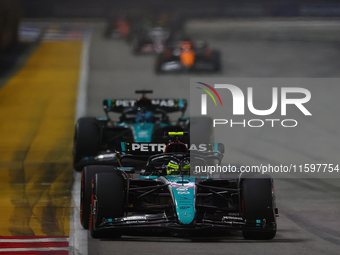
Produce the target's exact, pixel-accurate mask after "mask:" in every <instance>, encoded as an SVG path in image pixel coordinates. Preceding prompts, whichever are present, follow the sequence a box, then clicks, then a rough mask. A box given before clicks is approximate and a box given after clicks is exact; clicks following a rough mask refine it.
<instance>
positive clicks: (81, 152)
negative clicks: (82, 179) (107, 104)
mask: <svg viewBox="0 0 340 255" xmlns="http://www.w3.org/2000/svg"><path fill="white" fill-rule="evenodd" d="M99 150H100V128H99V125H98V121H97V119H96V118H92V117H85V118H80V119H79V120H78V121H77V124H76V129H75V134H74V147H73V168H74V169H75V170H76V171H81V170H82V167H79V166H77V164H78V162H79V161H80V160H81V159H82V158H84V157H92V156H95V155H97V154H98V153H99Z"/></svg>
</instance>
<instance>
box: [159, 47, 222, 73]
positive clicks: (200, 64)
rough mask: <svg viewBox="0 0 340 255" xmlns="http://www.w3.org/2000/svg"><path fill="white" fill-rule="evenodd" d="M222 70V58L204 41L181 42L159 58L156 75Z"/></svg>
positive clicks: (169, 48)
mask: <svg viewBox="0 0 340 255" xmlns="http://www.w3.org/2000/svg"><path fill="white" fill-rule="evenodd" d="M220 70H221V56H220V52H219V51H217V50H211V49H210V48H208V46H207V44H206V43H205V42H203V41H190V40H187V41H179V42H173V43H170V44H169V45H168V47H167V48H165V50H164V51H163V52H162V53H160V54H159V55H158V56H157V59H156V62H155V71H156V73H174V72H176V73H178V72H218V71H220Z"/></svg>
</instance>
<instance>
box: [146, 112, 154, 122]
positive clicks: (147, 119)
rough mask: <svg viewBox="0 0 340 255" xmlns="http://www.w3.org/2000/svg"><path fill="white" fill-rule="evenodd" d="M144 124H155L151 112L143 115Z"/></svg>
mask: <svg viewBox="0 0 340 255" xmlns="http://www.w3.org/2000/svg"><path fill="white" fill-rule="evenodd" d="M144 117H145V122H146V123H153V122H155V115H154V114H153V112H151V111H147V112H146V113H145V115H144Z"/></svg>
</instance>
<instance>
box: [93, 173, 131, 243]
mask: <svg viewBox="0 0 340 255" xmlns="http://www.w3.org/2000/svg"><path fill="white" fill-rule="evenodd" d="M92 180H93V188H92V197H93V199H92V204H91V209H92V214H91V221H90V234H91V236H92V237H93V238H101V237H110V238H120V237H121V236H122V233H121V231H120V230H119V229H107V230H106V229H105V230H100V229H98V227H100V225H99V224H100V223H102V222H103V220H105V219H114V218H118V217H122V216H123V215H124V204H125V182H124V178H123V176H122V175H121V174H119V173H100V174H96V175H95V176H94V178H93V179H92Z"/></svg>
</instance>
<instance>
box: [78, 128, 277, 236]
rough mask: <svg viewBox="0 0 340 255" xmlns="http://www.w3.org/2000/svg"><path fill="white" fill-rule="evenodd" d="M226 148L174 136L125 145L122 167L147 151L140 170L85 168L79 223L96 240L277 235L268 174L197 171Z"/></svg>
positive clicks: (217, 158)
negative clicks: (222, 174)
mask: <svg viewBox="0 0 340 255" xmlns="http://www.w3.org/2000/svg"><path fill="white" fill-rule="evenodd" d="M170 134H171V133H170ZM179 134H180V133H174V135H176V136H177V135H179ZM159 146H161V147H159ZM163 146H164V147H163ZM143 148H144V149H143ZM197 148H200V149H198V150H197ZM158 149H161V150H160V151H159V152H158V153H157V150H158ZM190 149H191V150H190ZM163 150H164V152H163ZM223 152H224V146H223V144H207V145H204V146H203V145H202V144H200V145H195V146H193V145H188V146H187V145H185V144H183V143H181V142H179V141H178V140H177V139H176V141H175V142H170V143H169V144H168V145H167V146H166V147H165V145H163V144H160V145H158V144H139V143H132V144H129V143H124V145H122V151H121V152H116V154H115V155H114V156H113V155H111V157H112V160H114V158H115V160H117V161H119V162H120V163H121V164H122V165H123V161H124V159H125V158H130V157H145V156H146V155H147V154H148V153H149V154H151V156H150V157H149V158H148V160H147V163H146V164H145V166H144V167H142V168H141V169H135V168H131V167H123V166H120V167H115V166H112V164H110V163H109V161H107V160H104V159H102V160H103V161H106V165H88V166H86V167H85V168H84V170H83V172H82V184H81V187H82V188H81V216H80V218H81V224H82V225H83V227H84V228H89V229H90V233H91V236H92V237H94V238H99V237H111V238H119V237H121V236H122V235H129V234H131V233H132V234H133V235H136V234H140V235H143V234H144V233H145V232H147V231H149V232H151V233H154V234H155V233H157V234H160V233H162V232H167V233H170V234H173V235H180V234H182V233H183V234H193V233H195V232H196V233H197V232H198V231H200V230H204V231H206V230H218V231H222V232H224V233H227V232H229V231H230V230H235V231H242V234H243V237H244V238H245V239H259V240H268V239H272V238H274V237H275V234H276V227H277V224H276V217H277V216H278V210H277V208H276V204H275V192H274V182H273V179H272V178H271V177H270V176H268V175H261V174H259V175H256V174H255V175H254V174H252V175H250V174H248V175H246V174H238V175H236V176H228V177H226V178H213V176H212V175H211V173H210V172H209V171H206V172H205V173H204V172H203V171H202V172H200V173H199V172H198V171H196V170H197V167H200V166H201V167H202V166H209V165H211V164H213V163H212V162H217V163H218V164H219V163H220V162H221V159H222V157H223ZM136 153H137V154H136ZM104 164H105V162H104ZM204 233H206V232H204Z"/></svg>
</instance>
